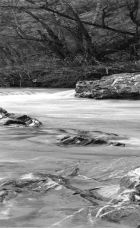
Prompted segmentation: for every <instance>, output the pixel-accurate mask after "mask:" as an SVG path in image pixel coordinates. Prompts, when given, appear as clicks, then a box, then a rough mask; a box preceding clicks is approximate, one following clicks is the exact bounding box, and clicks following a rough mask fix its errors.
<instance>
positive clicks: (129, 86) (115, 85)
mask: <svg viewBox="0 0 140 228" xmlns="http://www.w3.org/2000/svg"><path fill="white" fill-rule="evenodd" d="M76 96H77V97H83V98H95V99H140V74H138V73H123V74H114V75H111V76H106V77H103V78H101V79H100V80H95V81H79V82H77V84H76Z"/></svg>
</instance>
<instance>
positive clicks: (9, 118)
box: [0, 108, 41, 127]
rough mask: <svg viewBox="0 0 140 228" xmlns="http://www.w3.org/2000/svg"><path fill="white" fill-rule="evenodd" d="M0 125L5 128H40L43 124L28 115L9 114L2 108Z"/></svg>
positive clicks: (0, 110) (0, 109)
mask: <svg viewBox="0 0 140 228" xmlns="http://www.w3.org/2000/svg"><path fill="white" fill-rule="evenodd" d="M0 124H2V125H5V126H25V127H39V126H40V125H41V122H40V121H38V120H37V119H35V118H31V117H30V116H27V115H17V114H14V113H8V112H7V111H6V110H4V109H3V108H0Z"/></svg>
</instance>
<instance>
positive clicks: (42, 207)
mask: <svg viewBox="0 0 140 228" xmlns="http://www.w3.org/2000/svg"><path fill="white" fill-rule="evenodd" d="M0 107H2V108H4V109H6V110H8V111H9V112H13V113H20V114H28V115H30V116H33V117H35V118H37V119H39V120H40V121H41V122H42V123H43V125H42V127H41V128H37V129H33V128H30V129H29V128H10V127H4V126H0V178H1V180H3V179H4V178H10V179H12V178H18V177H22V178H25V177H26V178H31V175H32V173H34V172H46V173H51V174H64V175H67V173H70V172H71V171H72V170H73V168H75V167H78V168H79V172H80V175H79V176H77V177H74V178H73V179H72V180H71V181H72V184H73V185H74V186H77V187H79V188H80V189H83V190H84V189H88V188H94V187H98V186H101V185H103V184H106V185H112V186H113V185H114V184H116V183H117V182H118V180H119V178H120V177H121V176H123V175H124V174H126V173H127V172H128V171H129V170H131V169H133V168H135V167H138V166H139V165H140V124H139V123H140V101H129V100H103V101H100V100H92V99H78V98H75V97H74V91H73V90H61V89H0ZM58 129H82V130H100V131H105V132H112V133H117V134H119V135H122V136H126V137H128V140H127V142H126V143H127V146H126V147H125V148H124V147H113V146H94V147H91V146H89V147H74V146H72V147H60V146H58V145H56V143H55V140H56V134H55V131H56V130H58ZM100 206H102V205H99V207H97V208H96V207H94V206H93V205H92V204H91V203H90V202H88V201H86V200H85V199H83V198H81V197H80V196H79V195H75V194H72V192H71V190H66V189H65V188H62V187H60V186H59V187H58V188H55V189H51V190H50V191H48V192H46V194H42V195H41V194H38V195H35V196H32V195H29V194H21V195H19V196H18V197H17V198H14V199H11V200H9V201H7V202H6V203H5V204H2V205H1V207H0V227H46V228H53V227H54V228H55V227H56V228H57V227H58V228H60V227H62V228H69V227H71V228H85V227H87V228H90V227H95V228H103V227H110V228H118V227H119V228H130V227H131V228H133V227H135V228H136V227H137V225H138V224H137V221H134V220H132V219H130V221H129V222H127V223H123V224H121V223H120V224H117V223H113V222H106V221H102V220H99V221H98V220H97V219H95V215H96V213H97V212H98V210H99V208H100ZM128 224H129V225H128Z"/></svg>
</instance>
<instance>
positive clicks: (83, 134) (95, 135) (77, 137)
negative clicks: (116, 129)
mask: <svg viewBox="0 0 140 228" xmlns="http://www.w3.org/2000/svg"><path fill="white" fill-rule="evenodd" d="M122 139H124V137H120V136H119V135H117V134H113V133H105V132H101V131H76V130H75V131H74V130H73V131H72V130H71V131H68V132H65V134H64V135H62V136H60V137H59V138H58V145H63V146H69V145H76V146H88V145H91V146H92V145H104V144H107V145H113V146H125V144H124V143H123V142H121V140H122ZM119 140H120V141H119Z"/></svg>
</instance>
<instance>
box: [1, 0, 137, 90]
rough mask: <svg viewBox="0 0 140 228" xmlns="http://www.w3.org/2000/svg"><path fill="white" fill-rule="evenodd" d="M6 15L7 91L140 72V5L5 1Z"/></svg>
mask: <svg viewBox="0 0 140 228" xmlns="http://www.w3.org/2000/svg"><path fill="white" fill-rule="evenodd" d="M0 15H1V20H0V26H1V31H0V38H1V39H0V50H1V51H0V85H1V86H20V87H22V86H40V87H42V86H43V87H73V86H74V85H75V83H76V81H77V80H79V79H95V78H100V77H102V76H103V75H109V74H112V73H118V72H135V71H140V53H139V50H140V2H139V0H69V1H68V0H40V1H38V0H2V1H1V3H0Z"/></svg>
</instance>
